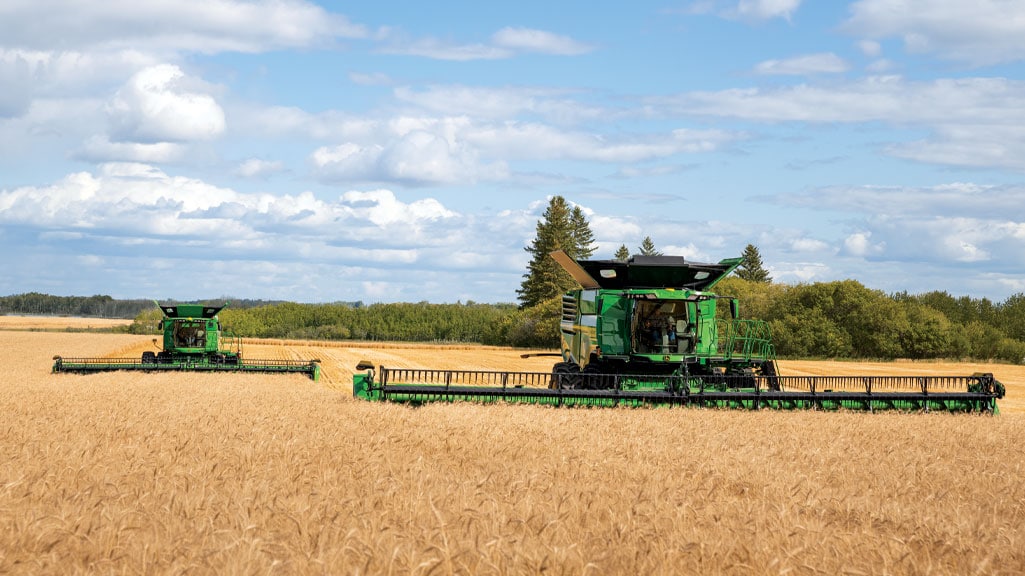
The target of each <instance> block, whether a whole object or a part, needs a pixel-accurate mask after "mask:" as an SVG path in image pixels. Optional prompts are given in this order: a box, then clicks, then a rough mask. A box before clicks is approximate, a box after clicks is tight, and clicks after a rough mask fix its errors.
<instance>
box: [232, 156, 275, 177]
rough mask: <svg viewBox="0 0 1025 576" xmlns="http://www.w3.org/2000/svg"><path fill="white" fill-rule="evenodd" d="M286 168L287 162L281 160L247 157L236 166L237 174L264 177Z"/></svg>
mask: <svg viewBox="0 0 1025 576" xmlns="http://www.w3.org/2000/svg"><path fill="white" fill-rule="evenodd" d="M284 170H285V163H284V162H281V161H280V160H263V159H260V158H247V159H246V160H244V161H242V163H241V164H239V165H238V167H236V168H235V174H237V175H239V176H242V177H243V178H264V177H266V176H270V175H271V174H277V173H279V172H283V171H284Z"/></svg>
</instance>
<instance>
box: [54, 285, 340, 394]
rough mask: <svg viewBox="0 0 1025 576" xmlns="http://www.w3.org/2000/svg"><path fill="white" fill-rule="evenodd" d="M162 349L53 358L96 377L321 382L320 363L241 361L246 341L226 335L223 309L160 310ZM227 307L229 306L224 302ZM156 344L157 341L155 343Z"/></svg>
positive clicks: (57, 365) (57, 367)
mask: <svg viewBox="0 0 1025 576" xmlns="http://www.w3.org/2000/svg"><path fill="white" fill-rule="evenodd" d="M157 306H158V307H159V308H160V310H161V311H162V312H163V313H164V318H163V319H162V320H161V321H160V329H161V330H163V332H164V344H163V349H162V350H160V351H159V352H153V351H150V350H147V351H145V352H143V353H142V357H141V358H139V359H136V358H64V357H62V356H54V357H53V360H54V364H53V371H54V372H73V373H79V374H91V373H94V372H109V371H113V370H144V371H148V372H162V371H196V372H273V373H299V374H306V375H308V376H309V377H310V378H312V379H314V380H318V379H319V378H320V360H309V361H302V360H253V359H245V360H243V358H242V338H240V337H238V336H235V335H234V334H232V333H231V332H228V331H221V323H220V321H219V320H218V319H217V313H218V312H220V311H221V310H222V309H223V308H224V306H204V305H201V304H178V305H173V306H172V305H168V306H161V305H160V304H157ZM225 306H227V304H225ZM153 343H154V344H156V338H154V339H153Z"/></svg>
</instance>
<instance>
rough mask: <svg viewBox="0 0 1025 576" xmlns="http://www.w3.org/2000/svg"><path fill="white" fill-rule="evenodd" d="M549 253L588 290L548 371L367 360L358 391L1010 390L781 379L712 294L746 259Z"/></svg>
mask: <svg viewBox="0 0 1025 576" xmlns="http://www.w3.org/2000/svg"><path fill="white" fill-rule="evenodd" d="M552 257H553V258H554V259H555V260H556V261H558V262H559V264H560V265H562V267H563V268H564V269H565V270H566V271H567V272H568V273H569V274H570V275H571V276H572V277H573V278H574V279H575V280H576V281H577V282H578V283H579V284H580V286H581V289H579V290H573V291H570V292H568V293H566V294H565V295H564V296H563V300H562V320H561V324H560V331H561V333H562V353H561V356H562V361H561V362H558V363H557V364H555V366H554V367H553V369H552V372H550V373H548V372H495V371H466V370H420V369H391V368H385V367H384V366H381V367H379V368H377V369H376V370H375V367H374V365H373V364H371V363H369V362H367V361H362V362H360V363H359V365H358V366H357V367H356V370H357V372H356V373H355V374H354V376H353V394H354V395H355V396H356V397H357V398H362V399H365V400H377V401H391V402H405V403H410V404H422V403H425V402H432V401H444V402H452V401H474V402H482V403H494V402H511V403H530V404H549V405H555V406H700V407H708V408H742V409H752V410H757V409H761V408H771V409H818V410H840V409H844V410H863V411H875V410H904V411H932V410H937V411H939V410H942V411H949V412H989V413H996V412H997V405H996V400H997V399H998V398H1002V397H1003V395H1004V387H1003V385H1002V384H1001V383H1000V382H998V381H996V380H995V379H994V378H993V375H992V374H974V375H972V376H783V375H780V374H779V371H778V370H777V368H776V355H775V350H774V348H773V345H772V339H771V335H770V332H769V327H768V325H767V324H766V323H765V322H763V321H759V320H744V319H741V318H740V317H739V312H738V308H739V306H738V302H737V299H736V298H734V297H730V296H721V295H718V294H715V293H714V292H711V289H712V288H713V287H714V286H715V285H716V284H717V283H718V282H719V281H720V280H722V279H723V278H725V277H726V276H727V275H728V274H729V273H730V272H732V271H733V270H734V269H735V268H736V267H737V266H739V265H740V264H741V263H742V262H743V259H742V258H731V259H726V260H722V261H720V262H719V263H718V264H702V263H696V262H687V261H685V260H684V259H683V258H682V257H680V256H634V257H632V258H631V259H630V260H628V261H626V262H623V261H617V260H582V261H579V262H577V261H574V260H573V259H571V258H570V257H569V256H567V255H566V254H565V253H563V252H561V251H559V252H553V253H552ZM721 301H725V303H726V305H727V307H724V308H723V309H722V310H720V307H719V303H720V302H721ZM727 308H728V313H727ZM552 355H555V354H552ZM527 356H530V355H529V354H527V355H524V357H527Z"/></svg>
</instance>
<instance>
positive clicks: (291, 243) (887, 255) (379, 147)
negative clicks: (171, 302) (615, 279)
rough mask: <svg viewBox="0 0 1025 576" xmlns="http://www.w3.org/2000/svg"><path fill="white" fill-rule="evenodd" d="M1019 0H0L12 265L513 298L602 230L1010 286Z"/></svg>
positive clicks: (91, 288) (0, 204)
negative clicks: (565, 205)
mask: <svg viewBox="0 0 1025 576" xmlns="http://www.w3.org/2000/svg"><path fill="white" fill-rule="evenodd" d="M1023 59H1025V4H1022V3H1020V2H1016V1H998V0H988V1H986V0H982V1H974V2H967V1H963V2H961V1H949V0H946V1H945V0H919V1H917V2H909V1H907V0H857V1H853V2H846V3H844V2H808V1H806V0H805V1H802V0H739V1H738V0H729V1H727V0H721V1H715V0H710V1H678V2H673V1H666V2H650V1H640V2H632V3H629V5H627V4H626V3H620V2H576V1H567V2H559V3H551V2H544V3H542V2H534V1H524V2H517V3H505V4H501V3H500V4H498V5H494V4H489V3H476V4H475V3H464V2H445V1H438V2H432V3H422V2H388V1H380V2H374V3H369V2H360V3H341V2H323V3H319V4H318V3H314V2H306V1H299V0H277V1H255V2H240V1H228V0H175V1H169V0H168V1H165V0H151V1H148V2H127V1H119V0H115V1H111V2H102V3H97V2H71V1H66V2H56V1H46V0H33V1H31V2H29V1H27V0H13V1H7V2H4V3H2V4H0V243H2V246H3V248H4V250H2V251H0V266H2V268H3V270H4V272H3V274H2V275H0V294H14V293H20V292H28V291H39V292H46V293H51V294H59V295H92V294H110V295H112V296H115V297H120V298H149V297H151V298H175V299H179V300H190V299H198V298H216V297H220V296H234V297H246V298H267V299H287V300H295V301H300V302H332V301H349V300H363V301H365V302H381V301H422V300H427V301H432V302H455V301H467V300H475V301H479V302H512V301H514V300H515V296H516V295H515V290H516V288H518V287H519V283H520V281H521V279H522V274H523V273H524V271H525V268H526V263H527V254H526V252H524V250H523V248H524V247H525V246H526V245H528V244H529V242H530V241H531V239H532V238H533V237H534V233H535V225H536V223H537V221H538V219H539V218H540V217H541V214H542V213H543V211H544V208H545V206H546V204H547V201H548V199H549V198H550V197H551V196H553V195H562V196H563V197H565V198H566V199H567V200H569V201H570V202H572V203H574V204H576V205H579V206H580V207H581V208H582V209H583V210H584V211H585V213H586V214H587V215H588V217H589V219H590V222H591V227H592V229H593V231H594V233H595V237H596V239H597V240H598V248H599V249H598V252H597V253H596V254H595V257H596V258H611V257H612V254H613V253H614V252H615V250H616V248H618V247H619V246H620V245H621V244H626V245H627V246H628V247H629V248H631V249H632V250H636V249H637V247H638V246H639V245H640V243H641V241H642V240H643V238H644V237H645V236H650V237H651V238H652V239H653V240H654V242H655V244H656V246H657V247H658V248H659V249H660V250H662V251H663V252H665V253H668V254H680V255H683V256H685V257H687V258H689V259H693V260H698V261H718V260H720V259H722V258H727V257H734V256H738V255H740V253H741V252H742V251H743V249H744V247H745V246H746V245H747V244H749V243H750V244H755V245H756V246H758V248H759V250H760V251H761V253H762V257H763V261H764V263H765V265H766V267H767V268H768V269H769V270H770V272H771V274H772V276H773V278H774V280H776V281H778V282H786V283H798V282H815V281H829V280H837V279H845V278H854V279H857V280H859V281H861V282H862V283H864V284H865V285H867V286H869V287H870V288H874V289H880V290H884V291H886V292H896V291H902V290H906V291H909V292H912V293H919V292H926V291H930V290H946V291H948V292H950V293H951V294H954V295H970V296H974V297H988V298H991V299H994V300H997V301H1002V300H1004V299H1006V298H1007V297H1008V296H1010V295H1012V294H1015V293H1019V292H1023V291H1025V184H1023V181H1025V180H1023V173H1025V79H1023V76H1025V75H1023V73H1022V72H1023V67H1022V63H1023Z"/></svg>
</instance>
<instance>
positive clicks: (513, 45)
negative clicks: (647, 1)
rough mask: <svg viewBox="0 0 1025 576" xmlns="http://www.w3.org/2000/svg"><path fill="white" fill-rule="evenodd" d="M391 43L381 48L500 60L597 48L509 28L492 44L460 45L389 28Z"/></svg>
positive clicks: (540, 32) (573, 53)
mask: <svg viewBox="0 0 1025 576" xmlns="http://www.w3.org/2000/svg"><path fill="white" fill-rule="evenodd" d="M383 38H384V39H385V40H386V42H387V44H386V45H385V46H384V47H383V48H382V49H381V51H383V52H385V53H389V54H408V55H412V56H422V57H425V58H432V59H436V60H454V61H470V60H500V59H506V58H512V57H514V56H516V55H517V54H519V53H521V52H535V53H542V54H553V55H559V56H577V55H580V54H586V53H587V52H590V51H591V50H593V48H592V47H591V46H588V45H587V44H584V43H582V42H578V41H576V40H574V39H573V38H570V37H569V36H564V35H560V34H555V33H553V32H549V31H546V30H536V29H531V28H515V27H506V28H502V29H501V30H499V31H497V32H495V33H494V34H493V35H492V36H491V43H490V44H484V43H467V44H460V43H456V42H452V41H449V40H441V39H438V38H433V37H429V36H428V37H423V38H417V39H410V38H408V37H407V36H406V35H405V34H403V33H402V32H401V31H398V30H394V29H389V30H387V31H386V33H385V34H383Z"/></svg>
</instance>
